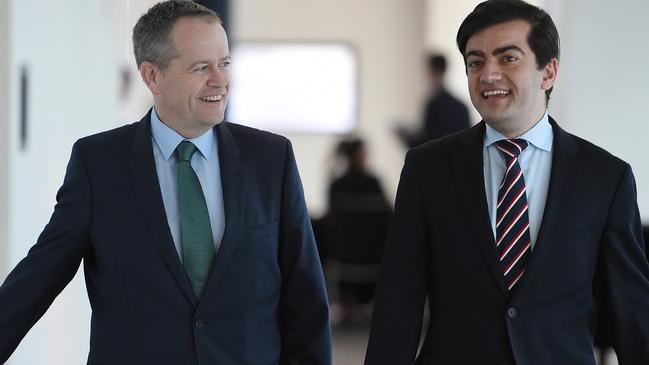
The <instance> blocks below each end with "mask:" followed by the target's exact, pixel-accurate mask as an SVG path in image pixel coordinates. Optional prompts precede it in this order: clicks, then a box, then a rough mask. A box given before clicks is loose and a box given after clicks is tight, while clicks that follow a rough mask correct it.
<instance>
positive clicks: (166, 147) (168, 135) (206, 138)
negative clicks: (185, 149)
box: [151, 107, 215, 160]
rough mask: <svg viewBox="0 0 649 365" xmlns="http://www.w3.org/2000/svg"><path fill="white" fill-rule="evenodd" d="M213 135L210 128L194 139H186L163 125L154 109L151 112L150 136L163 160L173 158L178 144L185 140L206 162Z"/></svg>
mask: <svg viewBox="0 0 649 365" xmlns="http://www.w3.org/2000/svg"><path fill="white" fill-rule="evenodd" d="M214 133H215V132H214V129H213V128H210V129H209V130H208V131H207V132H205V133H203V134H202V135H200V136H198V137H196V138H192V139H187V138H185V137H183V136H181V135H180V134H178V132H176V131H175V130H173V129H171V128H169V127H168V126H167V125H166V124H164V123H163V122H162V121H161V120H160V118H159V117H158V113H156V111H155V107H154V108H153V110H152V111H151V134H152V135H153V140H154V141H155V143H156V144H157V145H158V148H160V152H162V156H163V157H164V158H165V160H169V159H170V158H171V156H173V154H174V151H175V150H176V147H177V146H178V144H179V143H180V142H182V141H185V140H186V141H190V142H192V143H193V144H194V145H195V146H196V148H197V149H198V150H199V151H200V152H201V154H202V155H203V157H205V159H206V160H209V156H210V154H209V152H210V151H211V149H212V143H213V142H214Z"/></svg>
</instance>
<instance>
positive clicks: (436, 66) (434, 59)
mask: <svg viewBox="0 0 649 365" xmlns="http://www.w3.org/2000/svg"><path fill="white" fill-rule="evenodd" d="M428 69H429V70H431V71H433V72H436V73H438V74H440V75H443V74H444V72H446V57H444V56H443V55H441V54H438V53H436V54H432V55H430V56H428Z"/></svg>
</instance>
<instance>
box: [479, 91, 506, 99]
mask: <svg viewBox="0 0 649 365" xmlns="http://www.w3.org/2000/svg"><path fill="white" fill-rule="evenodd" d="M482 95H484V96H485V97H488V96H494V95H509V90H487V91H484V92H483V93H482Z"/></svg>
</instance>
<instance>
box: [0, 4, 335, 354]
mask: <svg viewBox="0 0 649 365" xmlns="http://www.w3.org/2000/svg"><path fill="white" fill-rule="evenodd" d="M133 43H134V49H135V57H136V61H137V65H138V67H139V70H140V74H141V76H142V79H143V80H144V82H145V83H146V85H147V86H148V88H149V89H150V90H151V92H152V94H153V97H154V107H153V108H152V110H151V111H150V112H149V113H148V114H147V115H146V116H145V117H144V118H142V120H140V121H139V122H137V123H133V124H131V125H127V126H124V127H121V128H117V129H115V130H111V131H108V132H104V133H100V134H97V135H94V136H90V137H87V138H83V139H81V140H79V141H78V142H77V143H75V145H74V147H73V149H72V156H71V158H70V162H69V165H68V169H67V173H66V177H65V180H64V182H63V186H62V187H61V189H60V190H59V193H58V195H57V204H56V207H55V210H54V213H53V215H52V217H51V220H50V222H49V223H48V225H47V226H46V227H45V229H44V231H43V232H42V234H41V235H40V237H39V239H38V242H37V243H36V244H35V245H34V246H33V247H32V248H31V250H30V251H29V254H28V255H27V257H26V258H24V259H23V260H22V261H21V262H20V263H19V264H18V265H17V266H16V268H15V269H14V270H13V271H12V272H11V273H10V274H9V276H8V277H7V279H6V281H5V282H4V284H3V285H2V287H0V363H4V362H5V361H6V360H7V359H8V358H9V356H10V355H11V353H12V352H13V350H14V349H15V348H16V346H17V345H18V343H19V342H20V340H21V339H22V338H23V337H24V335H25V334H26V333H27V331H28V330H29V329H30V328H31V327H32V326H33V325H34V323H35V322H36V321H37V320H38V319H39V318H40V317H41V316H42V315H43V313H44V312H45V311H46V310H47V308H48V306H49V305H50V304H51V303H52V301H53V300H54V298H55V297H56V296H57V295H58V294H59V293H60V292H61V290H63V288H64V287H65V286H66V285H67V283H68V282H69V281H70V280H71V279H72V277H73V276H74V274H75V272H76V271H77V268H78V266H79V264H80V263H81V261H83V265H84V272H85V277H86V285H87V288H88V296H89V299H90V304H91V306H92V328H91V338H90V353H89V355H88V363H89V364H115V365H129V364H138V365H139V364H156V365H164V364H169V365H179V364H183V365H185V364H260V365H261V364H264V365H266V364H323V365H325V364H330V363H331V348H330V347H331V339H330V330H329V319H328V305H327V299H326V293H325V288H324V281H323V275H322V270H321V266H320V263H319V259H318V255H317V252H316V248H315V242H314V238H313V233H312V230H311V226H310V221H309V216H308V214H307V210H306V206H305V202H304V196H303V192H302V186H301V183H300V178H299V176H298V171H297V167H296V164H295V159H294V156H293V152H292V149H291V145H290V143H289V142H288V140H286V139H285V138H283V137H280V136H277V135H273V134H271V133H267V132H263V131H259V130H255V129H251V128H247V127H243V126H240V125H236V124H232V123H226V122H222V120H223V117H224V111H225V106H226V102H227V97H228V88H229V82H230V79H229V74H230V73H229V68H230V55H229V51H228V41H227V37H226V34H225V31H224V29H223V27H222V26H221V23H220V20H219V18H218V16H217V15H216V14H215V13H214V12H212V11H211V10H209V9H207V8H205V7H203V6H200V5H197V4H195V3H193V2H191V1H181V0H173V1H167V2H163V3H160V4H157V5H155V6H154V7H152V8H151V9H150V10H149V11H148V12H147V13H146V14H144V15H143V16H142V17H141V18H140V19H139V21H138V23H137V25H136V26H135V28H134V30H133Z"/></svg>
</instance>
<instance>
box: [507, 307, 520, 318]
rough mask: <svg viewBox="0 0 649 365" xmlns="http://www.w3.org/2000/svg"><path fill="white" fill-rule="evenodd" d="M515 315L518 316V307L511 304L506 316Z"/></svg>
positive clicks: (512, 316) (513, 316) (511, 316)
mask: <svg viewBox="0 0 649 365" xmlns="http://www.w3.org/2000/svg"><path fill="white" fill-rule="evenodd" d="M517 316H518V308H516V307H513V306H512V307H509V308H508V309H507V317H509V318H511V319H514V318H516V317H517Z"/></svg>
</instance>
